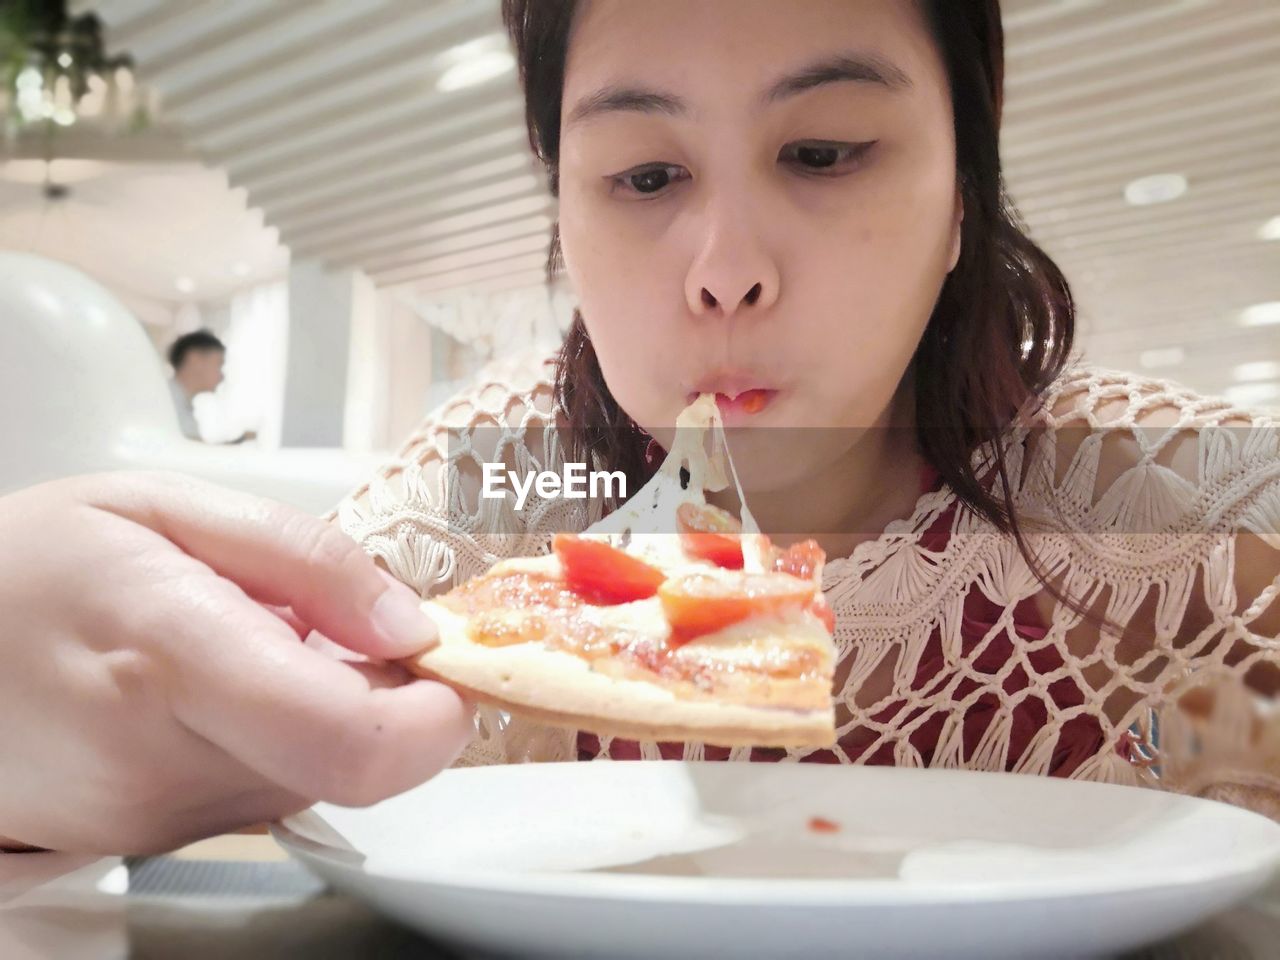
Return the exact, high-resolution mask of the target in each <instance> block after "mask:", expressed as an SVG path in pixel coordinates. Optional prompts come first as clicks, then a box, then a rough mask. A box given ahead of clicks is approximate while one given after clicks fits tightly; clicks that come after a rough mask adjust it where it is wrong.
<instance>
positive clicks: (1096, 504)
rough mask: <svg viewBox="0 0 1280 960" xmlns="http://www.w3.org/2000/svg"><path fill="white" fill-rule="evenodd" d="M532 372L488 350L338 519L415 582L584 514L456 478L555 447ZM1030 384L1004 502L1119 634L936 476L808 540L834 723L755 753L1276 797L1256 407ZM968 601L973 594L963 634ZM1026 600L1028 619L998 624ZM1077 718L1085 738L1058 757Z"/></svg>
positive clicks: (1271, 801) (1273, 585)
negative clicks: (888, 517)
mask: <svg viewBox="0 0 1280 960" xmlns="http://www.w3.org/2000/svg"><path fill="white" fill-rule="evenodd" d="M552 376H553V368H552V366H551V365H550V362H549V361H544V362H529V361H526V362H524V363H521V362H518V361H512V362H510V363H508V364H506V365H505V366H499V367H492V368H490V369H488V370H487V371H486V372H485V373H484V374H483V375H482V376H481V378H480V379H479V380H478V381H477V382H476V384H475V385H474V386H473V388H472V389H470V390H468V391H466V392H465V393H464V394H462V395H460V396H458V397H456V398H454V399H453V400H451V401H449V402H448V403H446V404H444V405H443V406H442V407H440V408H438V409H437V410H436V411H435V412H433V413H432V414H431V415H430V416H429V417H428V418H427V420H426V422H425V423H424V424H423V425H422V426H421V427H420V428H419V429H418V430H417V431H416V432H415V433H414V434H413V436H411V437H410V438H409V440H408V441H407V442H406V443H405V445H404V446H403V448H402V449H401V451H400V453H399V454H398V456H397V457H396V459H395V460H394V461H393V462H391V463H389V464H387V465H386V466H385V467H384V468H383V469H382V470H381V471H380V472H379V473H378V475H377V476H376V477H374V478H373V479H372V480H371V481H370V482H369V483H368V484H367V485H366V486H365V487H362V488H361V489H359V490H357V491H355V492H354V493H353V494H352V495H351V496H350V497H348V498H347V499H346V500H345V501H344V502H343V503H342V504H341V505H340V507H339V508H338V510H337V511H336V514H335V515H336V517H337V520H338V522H339V523H340V525H341V527H342V529H344V530H345V531H346V532H347V533H348V534H350V535H351V536H352V537H354V538H355V539H356V540H357V541H358V542H359V543H360V544H362V545H363V546H364V548H365V549H366V550H367V551H368V552H369V553H371V554H373V555H374V556H376V557H379V558H381V560H382V561H383V562H384V563H385V564H386V566H387V567H388V568H389V569H390V571H391V572H392V573H393V574H394V575H395V576H397V577H398V578H400V579H401V580H403V581H404V582H405V583H408V584H410V585H411V586H413V587H414V588H416V589H417V590H418V591H419V592H420V593H421V594H423V595H427V594H430V593H433V592H438V591H441V590H445V589H448V588H449V587H450V586H452V585H454V584H457V583H460V582H462V581H464V580H466V579H467V578H469V577H471V576H473V575H475V574H477V573H480V572H481V571H483V570H485V569H487V568H488V567H489V566H490V565H491V564H492V563H494V562H495V561H496V560H498V559H500V558H502V557H506V556H514V555H525V554H533V553H538V552H542V551H545V550H546V549H548V546H549V542H550V538H551V536H552V534H553V533H555V532H557V531H563V530H580V529H582V528H584V527H586V526H587V525H588V524H590V523H591V522H592V521H594V520H595V519H598V517H597V516H592V515H591V513H592V511H593V510H594V511H596V512H598V511H599V509H600V508H599V507H592V506H590V504H592V503H593V501H583V500H567V499H555V500H541V501H540V500H538V499H537V498H536V495H534V494H531V496H530V502H528V503H526V504H525V506H524V509H523V510H521V511H519V512H517V511H516V510H514V509H513V507H512V504H511V502H510V501H509V500H501V499H482V498H480V497H479V495H478V493H479V489H480V485H481V482H480V476H481V467H480V465H481V464H482V463H483V462H485V461H491V462H496V461H504V462H505V463H506V464H507V465H508V467H509V468H511V469H515V470H517V471H521V472H523V471H526V470H540V469H552V470H555V469H558V464H560V463H562V462H563V459H562V452H561V448H560V445H559V442H558V437H557V434H556V431H555V429H554V427H553V403H552V391H551V382H552ZM1044 399H1045V403H1044V404H1043V405H1041V407H1040V409H1039V410H1037V411H1035V412H1034V413H1030V414H1028V415H1027V416H1026V417H1024V418H1022V420H1021V421H1020V422H1019V423H1018V424H1016V425H1015V427H1014V428H1013V436H1014V439H1015V440H1016V441H1017V442H1015V443H1013V444H1011V449H1012V451H1013V456H1014V461H1013V464H1014V465H1015V466H1016V467H1017V468H1018V469H1017V470H1012V471H1011V474H1012V475H1013V477H1014V482H1015V483H1016V484H1017V486H1016V488H1015V489H1014V490H1013V496H1014V501H1015V503H1016V504H1017V507H1018V510H1019V515H1020V516H1023V517H1025V518H1026V520H1025V521H1024V524H1025V523H1030V524H1031V525H1032V526H1033V527H1034V530H1035V532H1033V533H1031V534H1030V536H1029V542H1030V543H1031V545H1032V548H1033V550H1034V551H1035V553H1036V555H1037V556H1038V557H1039V558H1040V560H1041V562H1042V564H1043V568H1044V569H1045V570H1048V571H1052V572H1053V574H1054V576H1055V577H1057V578H1059V579H1058V581H1057V582H1058V583H1060V585H1061V586H1063V587H1065V588H1066V590H1067V591H1068V593H1069V594H1070V595H1071V596H1073V597H1076V598H1081V599H1084V600H1086V602H1087V604H1088V606H1089V609H1090V610H1091V611H1096V612H1098V613H1101V614H1105V616H1106V618H1107V621H1108V622H1110V623H1111V624H1113V625H1117V626H1119V627H1121V628H1122V629H1121V630H1120V632H1119V634H1118V635H1116V634H1113V633H1111V632H1108V631H1107V630H1105V629H1101V628H1100V627H1098V626H1097V625H1096V624H1093V625H1091V624H1090V622H1089V621H1088V620H1087V619H1085V618H1082V617H1081V616H1080V615H1079V614H1078V613H1077V612H1075V611H1073V610H1072V609H1071V607H1069V606H1067V605H1064V604H1060V603H1058V602H1057V601H1056V600H1054V599H1053V597H1052V596H1051V595H1050V594H1049V593H1048V592H1047V591H1045V590H1044V588H1043V587H1042V586H1041V585H1040V584H1039V583H1038V581H1036V579H1035V578H1034V577H1033V576H1032V575H1031V574H1030V572H1029V570H1028V567H1027V564H1026V563H1025V561H1024V560H1023V558H1022V556H1021V554H1020V553H1019V551H1018V550H1017V547H1016V544H1014V542H1013V540H1012V538H1010V537H1008V536H1006V535H1003V534H1001V533H1000V532H999V531H997V530H995V529H994V528H993V527H992V526H991V525H990V524H989V523H988V522H986V521H985V520H983V519H981V518H980V517H978V516H976V515H975V514H973V513H972V512H971V511H969V510H968V509H967V508H965V507H964V506H963V504H958V503H957V501H956V498H955V495H954V494H953V493H951V492H950V490H949V489H948V488H946V487H945V486H943V487H941V488H940V489H937V490H935V491H933V492H928V493H925V494H923V495H922V496H921V497H920V499H919V500H918V502H917V503H916V505H915V509H914V512H913V513H912V515H911V516H910V517H909V518H905V519H902V520H900V521H897V522H894V523H892V524H890V526H889V527H888V528H887V529H886V530H885V531H884V533H883V534H882V535H881V536H880V537H879V538H878V539H873V540H869V541H866V542H863V543H861V544H860V545H859V546H858V547H857V548H856V549H855V550H854V552H853V554H852V555H851V556H849V557H843V558H833V559H831V560H829V561H828V564H827V567H826V572H825V577H824V582H823V587H824V591H825V593H826V596H827V599H828V602H829V603H830V605H831V607H832V609H833V610H834V612H835V614H836V630H835V640H836V644H837V647H838V650H839V654H840V669H839V671H838V673H837V678H836V679H837V683H836V688H835V694H836V704H837V726H838V731H839V734H840V738H841V739H840V743H841V747H840V748H839V749H837V750H836V751H834V753H833V752H832V751H826V752H825V755H824V756H821V757H819V756H816V755H815V753H814V752H812V751H806V750H792V751H786V752H785V753H786V756H785V757H783V756H775V757H772V758H775V759H798V760H804V759H813V760H817V759H822V760H826V761H827V762H831V761H833V760H834V761H836V762H867V761H868V760H870V762H876V763H885V762H890V763H896V764H899V765H908V766H944V767H964V768H969V769H981V770H1009V771H1015V772H1021V773H1029V774H1049V773H1063V772H1065V773H1066V775H1068V776H1071V777H1078V778H1088V779H1094V780H1103V781H1110V782H1115V783H1126V784H1142V785H1149V786H1159V787H1163V788H1165V789H1172V790H1178V791H1181V792H1187V793H1194V794H1200V795H1204V796H1212V797H1216V798H1219V799H1225V800H1230V801H1232V802H1236V803H1240V804H1243V805H1247V806H1250V807H1253V808H1255V809H1258V810H1260V811H1263V812H1266V813H1268V814H1269V815H1271V816H1273V817H1276V818H1277V819H1280V711H1278V710H1277V709H1276V694H1277V690H1280V640H1278V639H1277V635H1278V634H1280V429H1278V425H1277V423H1276V422H1275V421H1274V420H1272V419H1270V418H1267V417H1264V416H1262V415H1258V414H1250V413H1248V412H1246V411H1243V410H1240V409H1239V408H1236V407H1233V406H1231V405H1230V404H1229V403H1228V402H1226V401H1224V400H1219V399H1211V398H1205V397H1201V396H1198V395H1196V394H1194V393H1193V392H1191V391H1189V390H1187V389H1185V388H1183V387H1180V386H1178V385H1175V384H1172V383H1167V382H1163V381H1158V380H1151V379H1144V378H1140V377H1136V376H1133V375H1130V374H1126V373H1117V372H1113V371H1106V370H1100V369H1093V368H1089V367H1085V366H1075V367H1073V368H1071V369H1070V370H1069V371H1068V372H1067V373H1065V374H1064V375H1063V376H1062V377H1061V378H1060V380H1059V381H1058V382H1057V383H1056V384H1054V386H1053V387H1052V388H1051V390H1050V391H1049V393H1048V395H1047V396H1046V397H1045V398H1044ZM1037 518H1040V519H1043V521H1044V522H1043V523H1036V520H1037ZM939 526H944V527H946V528H947V529H946V533H947V536H945V537H944V538H942V541H944V542H941V545H939V543H940V541H939V538H938V537H937V536H936V534H937V532H938V527H939ZM978 593H980V594H981V596H980V597H977V596H975V595H976V594H978ZM975 601H976V602H978V603H980V604H981V605H982V607H983V609H984V610H985V611H987V614H986V615H985V616H984V617H983V622H982V623H981V624H980V625H979V626H978V627H977V628H976V632H975V626H974V624H973V622H972V619H973V618H972V616H971V615H970V612H969V611H970V609H971V607H972V604H973V602H975ZM1028 609H1031V610H1033V612H1035V613H1036V614H1037V617H1036V619H1037V621H1038V623H1039V629H1036V630H1033V631H1027V630H1026V629H1025V628H1024V627H1023V626H1022V625H1021V621H1025V619H1026V612H1027V611H1028ZM988 621H989V622H988ZM926 661H928V662H929V663H930V664H931V666H930V668H929V670H928V676H927V677H925V672H924V670H923V666H922V664H924V663H925V662H926ZM922 678H924V679H922ZM1064 691H1065V695H1064ZM978 718H981V719H980V720H979V719H978ZM1082 727H1087V728H1088V730H1089V731H1090V734H1089V736H1087V737H1085V738H1084V741H1083V742H1085V743H1088V744H1090V745H1089V746H1088V748H1087V755H1085V756H1082V757H1081V756H1077V757H1076V758H1075V759H1074V761H1073V762H1072V763H1070V764H1069V765H1067V766H1064V765H1063V763H1062V758H1063V754H1064V749H1065V747H1066V745H1067V744H1068V741H1069V740H1073V741H1074V742H1075V743H1076V744H1078V743H1080V742H1082V741H1081V738H1080V736H1079V733H1080V731H1081V729H1082ZM926 731H928V736H927V737H925V736H922V735H923V734H924V733H925V732H926ZM1073 731H1074V734H1073ZM850 744H855V745H856V747H857V748H856V749H852V748H850V746H849V745H850ZM624 746H625V749H623V748H624ZM674 746H675V749H676V751H678V752H677V754H676V755H679V756H683V757H685V758H689V759H700V758H707V757H712V756H713V755H714V756H716V757H724V754H726V753H727V754H728V755H727V757H724V758H725V759H752V758H753V752H752V750H751V749H750V748H747V749H739V750H733V751H720V752H718V753H715V754H713V751H712V748H709V747H704V746H703V745H702V744H697V743H688V744H683V745H674ZM672 747H673V745H665V747H663V748H662V749H661V750H660V749H659V745H658V744H652V743H648V744H639V745H636V744H625V745H623V744H620V743H613V742H611V741H610V740H608V739H607V738H604V739H603V740H601V741H596V740H595V738H591V749H590V750H589V751H582V741H581V740H580V738H579V737H578V735H577V734H576V731H572V730H564V729H553V728H547V727H541V726H538V725H535V724H532V723H530V722H528V721H524V720H522V719H520V718H508V717H507V716H506V715H505V714H503V713H500V712H498V711H496V710H492V709H488V708H481V710H480V712H479V720H478V736H477V738H476V740H475V741H474V742H473V743H472V745H471V746H470V747H469V748H468V749H467V751H466V752H465V753H464V755H463V756H462V758H461V759H460V760H459V764H463V765H472V764H492V763H506V762H524V761H530V760H539V761H542V760H571V759H576V758H578V757H579V756H580V751H582V754H581V755H582V756H584V757H585V756H588V755H589V756H592V757H595V756H599V757H611V756H641V757H654V758H656V757H659V756H672V755H673V754H672ZM1077 752H1079V751H1078V749H1077ZM775 753H776V752H775ZM754 758H759V754H758V753H757V754H755V756H754Z"/></svg>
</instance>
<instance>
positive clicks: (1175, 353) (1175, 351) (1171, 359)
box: [1138, 347, 1187, 370]
mask: <svg viewBox="0 0 1280 960" xmlns="http://www.w3.org/2000/svg"><path fill="white" fill-rule="evenodd" d="M1186 359H1187V351H1185V350H1183V349H1182V348H1181V347H1161V348H1159V349H1157V350H1143V351H1142V353H1140V354H1138V363H1139V364H1140V365H1141V366H1143V367H1145V368H1146V369H1148V370H1154V369H1156V368H1157V367H1176V366H1177V365H1178V364H1180V363H1182V361H1184V360H1186Z"/></svg>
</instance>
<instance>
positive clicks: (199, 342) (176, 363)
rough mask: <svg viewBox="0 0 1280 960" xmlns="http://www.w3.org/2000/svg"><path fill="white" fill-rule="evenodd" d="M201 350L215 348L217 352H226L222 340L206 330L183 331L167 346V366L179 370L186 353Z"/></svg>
mask: <svg viewBox="0 0 1280 960" xmlns="http://www.w3.org/2000/svg"><path fill="white" fill-rule="evenodd" d="M202 350H217V351H218V352H219V353H226V352H227V348H226V347H225V346H224V345H223V343H222V341H221V340H219V339H218V338H217V337H215V336H214V335H213V334H212V333H210V332H209V331H208V330H197V331H195V332H194V333H184V334H183V335H182V336H180V337H179V338H178V339H177V340H175V341H173V346H171V347H170V348H169V366H171V367H173V369H174V370H175V371H177V370H181V369H182V364H183V363H184V362H185V361H186V359H187V354H189V353H192V352H198V351H202Z"/></svg>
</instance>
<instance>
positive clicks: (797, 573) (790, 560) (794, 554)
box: [773, 540, 827, 580]
mask: <svg viewBox="0 0 1280 960" xmlns="http://www.w3.org/2000/svg"><path fill="white" fill-rule="evenodd" d="M775 550H776V551H777V552H775V553H774V557H773V569H774V570H776V571H778V572H779V573H789V574H791V575H792V576H793V577H799V578H800V579H801V580H814V579H816V575H817V574H818V572H819V571H821V570H822V565H823V563H825V562H826V559H827V554H826V552H825V551H824V550H823V549H822V548H821V547H820V546H818V543H817V541H816V540H803V541H801V542H800V543H793V544H792V545H791V546H789V547H787V548H786V549H785V550H782V549H779V548H775Z"/></svg>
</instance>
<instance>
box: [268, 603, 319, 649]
mask: <svg viewBox="0 0 1280 960" xmlns="http://www.w3.org/2000/svg"><path fill="white" fill-rule="evenodd" d="M260 606H261V607H262V609H263V610H266V611H267V613H269V614H271V615H272V616H273V617H275V618H276V619H277V620H279V621H280V622H281V623H283V624H284V625H285V626H286V627H288V628H289V629H290V630H292V631H293V632H294V633H295V634H296V635H297V637H298V639H299V640H305V639H307V637H308V636H309V635H310V634H311V627H310V626H308V625H307V624H305V623H303V622H302V620H300V619H299V618H298V615H297V614H296V613H294V612H293V610H292V609H290V608H289V607H277V606H273V605H272V604H269V603H263V604H260Z"/></svg>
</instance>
